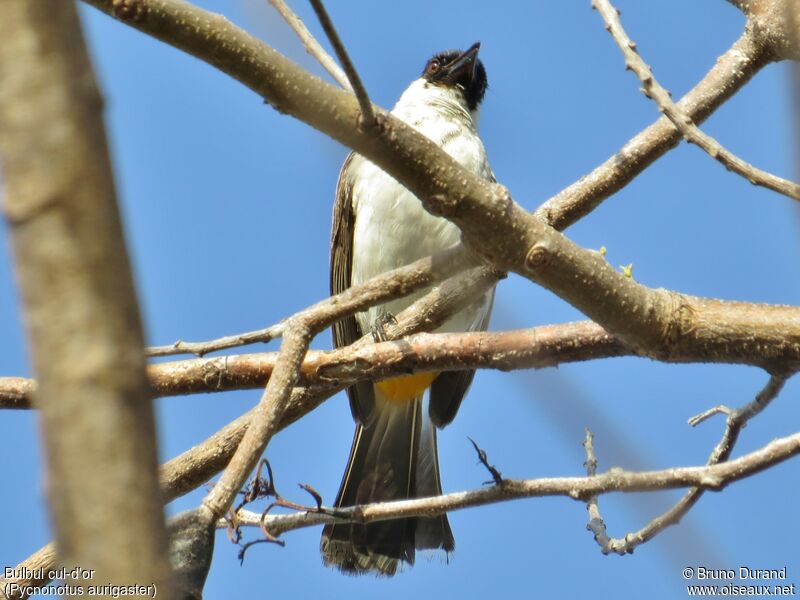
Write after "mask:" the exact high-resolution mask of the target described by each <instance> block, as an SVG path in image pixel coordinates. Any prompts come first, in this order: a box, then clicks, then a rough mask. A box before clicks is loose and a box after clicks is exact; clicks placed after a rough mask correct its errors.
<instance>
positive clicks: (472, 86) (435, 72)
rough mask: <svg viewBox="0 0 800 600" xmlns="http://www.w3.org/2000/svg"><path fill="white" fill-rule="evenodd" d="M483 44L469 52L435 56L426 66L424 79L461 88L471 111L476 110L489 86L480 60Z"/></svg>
mask: <svg viewBox="0 0 800 600" xmlns="http://www.w3.org/2000/svg"><path fill="white" fill-rule="evenodd" d="M480 47H481V43H480V42H476V43H474V44H472V46H470V47H469V48H468V49H467V50H465V51H464V52H461V51H460V50H446V51H445V52H440V53H439V54H436V55H435V56H433V57H432V58H431V59H430V60H429V61H428V62H427V64H426V65H425V70H424V71H423V72H422V78H423V79H425V80H426V81H428V82H429V83H433V84H436V85H443V86H449V87H456V86H458V87H460V88H461V89H462V90H463V91H464V99H465V100H466V102H467V106H468V107H469V109H470V110H475V109H476V108H477V107H478V105H479V104H480V103H481V100H483V96H484V94H485V93H486V87H487V85H488V83H487V81H486V69H484V68H483V63H482V62H481V61H480V59H479V58H478V50H480Z"/></svg>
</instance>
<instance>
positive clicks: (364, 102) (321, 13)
mask: <svg viewBox="0 0 800 600" xmlns="http://www.w3.org/2000/svg"><path fill="white" fill-rule="evenodd" d="M310 2H311V6H313V7H314V12H315V13H317V18H318V19H319V22H320V25H322V29H323V30H324V31H325V35H327V36H328V40H330V42H331V45H332V46H333V49H334V51H335V52H336V56H338V57H339V62H341V63H342V67H343V68H344V72H345V73H346V74H347V79H348V80H349V81H350V87H351V88H352V90H353V92H354V93H355V95H356V98H358V104H359V105H360V106H361V119H362V120H361V124H362V126H363V127H364V128H365V129H369V128H370V127H372V126H373V125H374V124H375V113H374V111H373V110H372V102H370V99H369V96H368V95H367V89H366V88H365V87H364V84H363V83H362V82H361V78H360V77H359V76H358V71H356V68H355V66H354V65H353V61H351V60H350V56H349V55H348V54H347V49H346V48H345V47H344V44H343V43H342V39H341V38H340V37H339V34H338V33H337V32H336V28H335V27H334V26H333V21H331V18H330V16H329V15H328V11H326V10H325V6H324V5H323V4H322V0H310Z"/></svg>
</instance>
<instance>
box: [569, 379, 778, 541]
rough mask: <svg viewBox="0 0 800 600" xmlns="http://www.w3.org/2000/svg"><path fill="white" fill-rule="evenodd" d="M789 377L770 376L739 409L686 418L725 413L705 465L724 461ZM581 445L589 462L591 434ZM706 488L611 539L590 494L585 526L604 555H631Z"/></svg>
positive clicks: (686, 509) (718, 409) (693, 421)
mask: <svg viewBox="0 0 800 600" xmlns="http://www.w3.org/2000/svg"><path fill="white" fill-rule="evenodd" d="M789 376H790V375H788V374H777V375H772V376H771V377H770V379H769V381H768V382H767V384H766V385H765V386H764V388H763V389H762V390H761V391H760V392H759V393H758V394H757V395H756V397H755V399H754V400H752V401H751V402H749V403H747V404H746V405H744V406H743V407H741V408H738V409H736V410H731V409H729V408H727V407H725V406H715V407H714V408H711V409H709V410H707V411H705V412H703V413H701V414H699V415H697V416H695V417H692V418H691V419H689V424H690V425H692V426H693V427H694V426H696V425H697V424H699V423H701V422H702V421H704V420H706V419H708V418H709V417H711V416H712V415H715V414H720V413H722V414H727V415H728V419H727V422H726V426H725V431H724V433H723V434H722V438H721V439H720V441H719V442H718V443H717V445H716V446H714V449H713V450H712V451H711V454H710V455H709V457H708V461H707V462H706V465H707V466H708V467H713V466H714V465H719V464H720V463H725V461H726V460H727V459H728V457H729V456H730V455H731V452H732V451H733V447H734V445H735V444H736V440H737V439H738V438H739V433H740V432H741V430H742V428H743V427H744V426H745V425H746V424H747V422H748V421H749V420H750V419H752V418H753V417H754V416H756V415H757V414H758V413H760V412H761V411H762V410H764V409H765V408H766V407H767V405H768V404H769V403H770V402H772V400H774V399H775V398H776V397H777V396H778V394H779V393H780V391H781V389H783V385H784V383H786V380H787V379H788V378H789ZM584 445H585V446H586V448H587V449H586V453H587V463H589V462H590V458H588V457H590V456H591V457H593V456H594V451H593V450H591V455H590V449H591V434H590V433H588V430H587V442H585V443H584ZM742 458H744V457H742ZM739 460H741V459H737V460H736V461H731V462H730V463H725V464H728V465H730V464H733V463H735V462H738V461H739ZM595 465H596V459H595ZM587 474H590V475H591V473H588V467H587ZM706 489H708V488H706V487H693V488H692V489H690V490H689V491H688V492H686V493H685V494H684V495H683V497H682V498H681V499H680V500H678V502H676V503H675V504H674V505H673V506H672V507H671V508H670V509H669V510H667V511H666V512H664V513H663V514H661V515H659V516H658V517H656V518H655V519H653V520H652V521H650V522H649V523H648V524H647V525H645V526H644V527H643V528H642V529H640V530H639V531H635V532H632V533H628V534H627V535H626V536H625V537H624V538H611V537H609V536H608V534H607V533H606V525H605V522H604V521H603V518H602V516H601V515H600V510H599V507H598V505H597V498H596V497H592V498H590V499H589V501H588V502H587V505H586V508H587V510H588V511H589V523H588V524H587V525H586V528H587V529H589V530H590V531H591V532H592V533H594V537H595V540H596V541H597V543H598V544H599V545H600V548H601V550H602V552H603V554H609V553H611V552H613V553H615V554H630V553H631V552H633V551H634V549H635V548H636V547H637V546H639V545H641V544H643V543H645V542H647V541H648V540H651V539H652V538H653V537H655V536H656V535H658V534H659V533H661V532H662V531H663V530H664V529H666V528H667V527H669V526H670V525H675V524H677V523H678V522H680V520H681V519H682V518H683V517H684V516H685V515H686V513H688V512H689V510H690V509H691V508H692V507H693V506H694V505H695V504H696V503H697V501H698V500H699V499H700V497H701V496H702V495H703V494H704V493H705V491H706Z"/></svg>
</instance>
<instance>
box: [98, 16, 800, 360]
mask: <svg viewBox="0 0 800 600" xmlns="http://www.w3.org/2000/svg"><path fill="white" fill-rule="evenodd" d="M88 1H89V3H91V4H93V5H95V6H98V7H100V8H101V9H103V10H105V11H106V12H108V13H110V14H116V15H117V16H118V17H121V18H123V19H124V20H126V22H129V23H130V24H131V25H132V26H134V27H138V28H140V29H144V30H146V31H147V32H148V33H150V34H152V35H154V36H156V37H159V38H160V39H164V40H165V41H167V42H168V43H171V44H173V45H176V46H178V47H180V48H183V49H185V50H187V51H189V52H191V53H193V54H195V55H197V56H199V57H200V58H203V59H205V60H207V61H209V62H211V63H212V64H214V65H216V66H218V67H219V68H221V69H223V70H224V71H226V72H227V73H229V74H231V75H233V76H234V77H237V78H238V79H240V80H241V81H243V82H245V83H247V84H248V85H250V86H251V87H253V89H256V90H258V91H259V92H260V93H263V94H264V95H265V96H266V97H267V98H268V99H269V101H270V102H272V103H273V104H275V105H276V106H277V107H278V108H279V110H282V111H284V112H288V113H290V114H292V115H294V116H296V117H298V118H300V119H302V120H304V121H305V122H306V123H308V124H310V125H312V126H313V127H316V128H318V129H320V130H321V131H323V132H325V133H327V134H328V135H330V136H332V137H333V138H335V139H337V140H339V141H341V142H342V143H345V144H347V145H348V146H350V147H352V148H353V149H354V150H356V151H357V152H359V153H361V154H363V155H364V156H366V157H367V158H369V159H370V160H372V161H373V162H375V163H376V164H377V165H378V166H380V167H381V168H382V169H384V170H385V171H386V172H387V173H389V174H390V175H392V176H393V177H395V179H397V180H398V181H400V182H402V183H403V184H404V185H406V187H408V188H409V190H411V191H412V192H414V193H415V194H416V195H417V196H418V197H419V198H421V199H422V201H423V204H424V205H425V206H426V208H427V209H428V210H429V211H430V212H432V213H434V214H437V215H440V216H444V217H446V218H448V219H449V220H451V221H453V222H454V223H456V224H457V225H458V226H459V227H460V228H461V230H462V232H463V234H464V238H463V239H464V241H465V242H466V243H467V245H468V246H469V247H471V248H472V249H473V250H475V251H476V252H479V253H480V254H481V255H483V256H484V257H486V258H487V259H488V260H490V261H491V262H492V263H493V264H494V265H495V266H497V267H498V268H500V269H501V270H504V271H509V270H511V271H515V272H517V273H519V274H521V275H523V276H525V277H527V278H529V279H531V280H533V281H535V282H537V283H539V284H541V285H543V286H544V287H546V288H548V289H550V290H551V291H553V292H554V293H556V294H557V295H558V296H560V297H561V298H563V299H565V300H567V301H568V302H570V303H571V304H572V305H573V306H575V307H577V308H578V309H579V310H581V311H583V312H584V313H585V314H587V315H588V316H589V317H590V318H592V319H593V320H594V321H596V322H597V323H599V324H601V325H602V326H603V327H605V328H606V329H607V330H608V331H610V332H613V333H615V334H617V335H619V336H620V337H621V338H622V339H623V340H624V341H625V342H626V343H627V344H628V345H630V346H631V347H632V348H634V349H635V350H636V351H637V352H639V353H641V354H646V355H648V356H652V357H655V358H659V357H662V356H665V355H669V353H670V352H671V351H672V350H673V349H674V344H673V343H672V337H673V336H674V335H676V334H677V335H678V336H681V335H684V334H685V335H688V336H690V337H691V336H692V335H693V334H694V333H693V331H691V330H689V331H685V330H681V329H679V330H678V331H676V330H675V329H670V326H671V325H673V324H674V323H675V320H676V317H675V315H676V313H678V315H679V317H680V318H681V319H684V320H695V318H696V319H697V320H698V321H699V322H701V323H702V322H703V321H707V320H708V318H709V317H710V316H712V314H713V313H715V312H716V311H717V310H719V308H720V307H719V306H718V304H717V301H714V300H704V299H696V298H690V297H688V296H679V295H676V294H671V293H668V292H664V291H661V290H650V289H648V288H646V287H644V286H641V285H639V284H637V283H636V282H634V281H632V280H631V279H629V278H626V277H625V276H624V275H622V274H620V273H618V272H616V271H615V270H614V269H612V268H611V267H610V266H609V265H608V264H607V263H606V261H605V260H604V259H603V258H602V257H601V256H599V255H598V254H597V253H596V252H593V251H589V250H583V249H581V248H579V247H578V246H576V245H575V244H573V243H572V242H570V241H569V240H567V239H566V238H564V237H563V236H561V235H560V234H558V233H557V232H555V231H553V230H552V229H551V228H549V227H547V226H546V225H544V224H543V223H542V221H541V220H539V219H537V218H535V217H533V216H532V215H530V214H528V213H527V212H525V211H524V210H523V209H522V208H521V207H520V206H519V205H517V204H516V203H515V202H514V201H513V200H512V199H511V197H510V195H509V194H508V192H507V190H506V189H505V188H503V187H502V186H500V185H496V184H491V183H489V182H487V181H484V180H482V179H480V178H478V177H477V176H475V175H473V174H471V173H469V172H467V171H466V170H464V169H463V168H461V167H460V166H459V165H458V164H457V163H455V161H454V160H453V159H452V158H451V157H449V156H448V155H447V154H446V153H445V152H444V151H443V150H442V149H440V148H438V147H437V146H436V145H435V144H433V143H432V142H431V141H430V140H428V139H427V138H425V137H424V136H421V135H420V134H419V133H418V132H416V131H414V130H413V129H411V128H410V127H408V126H407V125H405V124H404V123H402V122H400V121H398V120H397V119H395V118H393V117H391V116H387V115H384V114H378V115H376V119H377V120H378V121H379V124H380V126H381V127H382V132H383V133H382V134H381V135H375V134H374V132H373V133H370V134H367V133H366V132H364V131H362V130H360V129H359V127H358V119H359V108H358V106H357V103H355V102H354V100H353V98H352V96H351V95H349V94H347V93H346V92H343V91H342V90H338V89H336V88H333V87H332V86H329V85H327V84H325V83H323V82H321V81H320V80H318V79H316V78H314V77H312V76H310V75H309V74H308V73H306V72H305V71H303V70H302V69H300V68H299V67H297V66H296V65H294V64H293V63H291V62H289V61H288V60H286V59H285V58H284V57H282V56H281V55H280V54H278V53H277V52H275V51H274V50H273V49H271V48H268V47H266V46H265V45H264V44H262V43H260V42H259V41H258V40H255V39H253V38H252V37H251V36H248V35H247V34H246V33H245V32H243V31H241V30H239V29H236V28H235V27H233V26H232V25H231V24H230V23H228V22H227V21H225V20H224V19H220V18H218V17H215V16H214V15H211V14H210V13H206V12H205V11H201V10H200V9H197V8H195V7H191V6H189V5H186V4H185V3H183V2H179V1H177V0H139V2H137V4H136V6H137V7H138V9H139V11H140V12H141V13H144V14H146V18H143V17H139V18H136V19H134V18H132V17H133V16H134V15H128V14H122V13H120V12H119V11H117V10H116V6H117V5H116V4H115V3H113V2H111V0H88ZM187 23H191V24H192V25H191V26H187ZM233 49H235V52H234V51H233ZM745 56H747V55H746V54H745ZM743 72H745V73H746V72H747V69H743ZM670 127H672V126H671V125H670ZM673 129H674V128H673ZM576 282H580V285H576ZM690 311H691V314H690ZM798 318H799V319H800V311H798ZM679 341H680V342H682V340H679ZM781 341H782V342H783V346H782V348H785V342H786V340H785V339H784V340H781ZM711 346H712V347H711V348H710V349H709V350H710V354H712V355H713V354H714V352H715V351H719V350H721V349H722V348H723V347H724V346H726V344H725V343H724V342H723V340H720V339H718V340H716V343H714V342H713V341H712V345H711ZM739 350H740V351H742V352H745V353H747V354H751V353H752V348H751V347H750V348H747V349H746V350H745V348H744V347H740V348H739ZM773 358H774V357H773ZM768 360H771V359H768Z"/></svg>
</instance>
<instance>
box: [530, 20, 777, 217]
mask: <svg viewBox="0 0 800 600" xmlns="http://www.w3.org/2000/svg"><path fill="white" fill-rule="evenodd" d="M773 60H774V54H773V53H772V51H771V49H770V47H769V45H768V44H767V43H765V40H764V39H763V36H760V35H758V34H757V33H756V32H755V31H754V29H753V28H752V27H746V28H745V30H744V32H743V33H742V35H741V36H740V37H739V39H738V40H736V42H735V43H734V44H733V45H732V46H731V47H730V48H728V50H726V51H725V52H724V53H723V54H722V55H721V56H720V57H719V58H718V59H717V60H716V61H714V62H713V64H712V65H711V68H710V69H709V71H708V72H707V73H706V74H705V76H704V77H703V79H701V80H700V81H699V82H698V83H697V85H695V86H694V87H693V88H692V89H691V90H689V91H688V92H687V93H686V94H685V95H684V96H683V98H681V99H680V101H679V102H678V105H679V106H680V108H681V110H683V111H684V112H685V113H686V114H688V115H690V116H691V117H692V119H693V120H694V122H695V123H702V122H703V121H705V120H706V119H707V118H708V117H709V116H710V115H712V114H713V113H714V111H716V110H717V109H718V108H719V107H720V106H722V105H723V104H724V103H725V102H726V101H727V100H729V99H730V98H731V97H732V96H733V95H734V94H736V93H737V92H739V91H740V90H741V89H742V88H743V87H744V86H745V85H746V84H747V82H748V81H750V79H752V78H753V76H754V75H755V74H756V73H758V72H759V71H760V70H761V69H763V68H764V67H765V66H766V65H768V64H770V63H771V62H772V61H773ZM679 141H680V132H679V131H678V130H677V129H676V128H675V126H674V125H673V124H672V123H671V122H670V120H669V119H667V118H666V117H661V118H659V119H657V120H656V121H655V122H653V123H652V124H650V125H649V126H648V127H646V128H644V129H643V130H642V131H640V132H639V133H637V134H636V135H635V136H633V137H632V138H631V139H630V140H628V141H627V142H626V143H625V144H624V145H623V146H622V148H620V149H619V150H618V151H617V152H615V153H614V154H613V155H612V156H610V157H609V158H608V159H606V160H605V161H604V162H603V163H601V164H599V165H598V166H597V167H595V168H594V169H592V170H591V171H590V172H589V173H587V174H585V175H584V176H583V177H581V178H580V179H578V180H577V181H576V182H574V183H572V184H571V185H569V186H568V187H566V188H564V189H563V190H561V191H560V192H558V193H557V194H555V195H554V196H553V197H551V198H549V199H548V200H547V201H546V202H544V203H543V204H542V205H541V206H540V207H539V208H537V209H536V213H535V214H536V215H537V216H539V217H540V218H543V219H544V220H545V221H547V223H549V224H550V225H552V226H553V227H555V228H556V229H559V230H563V229H566V228H567V227H569V226H570V225H572V224H573V223H575V222H576V221H578V220H579V219H581V218H582V217H584V216H586V215H587V214H589V213H590V212H592V211H593V210H594V209H596V208H597V207H598V206H599V205H600V204H601V203H602V202H603V201H604V200H605V199H607V198H609V197H610V196H612V195H613V194H615V193H616V192H618V191H619V190H621V189H622V188H624V187H625V186H626V185H628V184H629V183H630V182H631V181H633V179H634V178H636V177H637V176H639V175H640V174H641V173H642V172H644V171H645V169H647V168H648V167H649V166H650V165H651V164H652V163H654V162H655V161H656V160H658V159H659V158H661V157H662V156H664V154H666V153H667V152H668V151H669V150H671V149H672V148H674V147H675V146H676V145H677V143H678V142H679Z"/></svg>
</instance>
